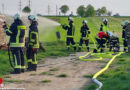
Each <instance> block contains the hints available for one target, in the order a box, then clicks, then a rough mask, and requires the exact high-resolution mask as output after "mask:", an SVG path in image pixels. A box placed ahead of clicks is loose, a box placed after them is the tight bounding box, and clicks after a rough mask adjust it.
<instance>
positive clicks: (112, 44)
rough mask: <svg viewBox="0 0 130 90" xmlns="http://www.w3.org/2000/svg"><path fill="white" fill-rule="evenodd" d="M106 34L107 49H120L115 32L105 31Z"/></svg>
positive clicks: (116, 50) (115, 50)
mask: <svg viewBox="0 0 130 90" xmlns="http://www.w3.org/2000/svg"><path fill="white" fill-rule="evenodd" d="M107 34H108V35H109V40H108V41H109V42H108V43H109V45H110V47H109V51H112V50H113V51H114V52H118V51H119V50H120V44H119V43H120V42H119V38H118V36H117V35H116V34H114V33H113V32H109V31H108V32H107Z"/></svg>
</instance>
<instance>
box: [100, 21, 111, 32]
mask: <svg viewBox="0 0 130 90" xmlns="http://www.w3.org/2000/svg"><path fill="white" fill-rule="evenodd" d="M100 31H109V28H108V20H107V19H103V24H101V27H100Z"/></svg>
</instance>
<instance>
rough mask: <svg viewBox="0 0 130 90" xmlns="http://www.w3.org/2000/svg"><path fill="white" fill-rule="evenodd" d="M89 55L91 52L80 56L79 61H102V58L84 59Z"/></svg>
mask: <svg viewBox="0 0 130 90" xmlns="http://www.w3.org/2000/svg"><path fill="white" fill-rule="evenodd" d="M89 54H92V52H89V53H87V54H86V55H84V56H80V57H79V59H80V60H82V61H97V60H102V57H99V58H97V59H85V57H87V56H88V55H89Z"/></svg>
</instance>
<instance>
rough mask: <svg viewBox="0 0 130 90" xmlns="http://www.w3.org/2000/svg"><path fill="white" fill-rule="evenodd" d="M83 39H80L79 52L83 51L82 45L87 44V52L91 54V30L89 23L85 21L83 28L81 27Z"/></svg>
mask: <svg viewBox="0 0 130 90" xmlns="http://www.w3.org/2000/svg"><path fill="white" fill-rule="evenodd" d="M80 32H81V39H80V44H79V51H80V50H81V48H82V44H83V43H85V45H86V47H87V50H88V52H89V46H88V44H89V34H90V30H89V28H88V25H87V21H86V20H83V26H82V27H81V30H80Z"/></svg>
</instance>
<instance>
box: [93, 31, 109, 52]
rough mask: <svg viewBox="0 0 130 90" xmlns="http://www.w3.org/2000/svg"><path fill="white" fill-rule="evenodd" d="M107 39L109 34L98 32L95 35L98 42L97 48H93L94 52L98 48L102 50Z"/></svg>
mask: <svg viewBox="0 0 130 90" xmlns="http://www.w3.org/2000/svg"><path fill="white" fill-rule="evenodd" d="M107 40H109V35H108V34H107V32H99V33H98V34H97V36H96V41H97V43H98V45H97V46H98V47H97V49H94V51H93V52H94V53H97V51H98V50H99V49H100V52H101V53H102V52H104V48H105V44H106V43H107Z"/></svg>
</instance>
